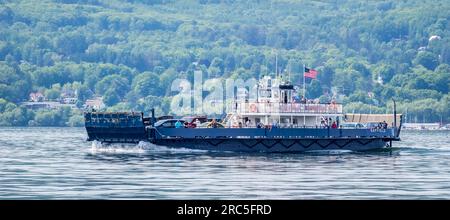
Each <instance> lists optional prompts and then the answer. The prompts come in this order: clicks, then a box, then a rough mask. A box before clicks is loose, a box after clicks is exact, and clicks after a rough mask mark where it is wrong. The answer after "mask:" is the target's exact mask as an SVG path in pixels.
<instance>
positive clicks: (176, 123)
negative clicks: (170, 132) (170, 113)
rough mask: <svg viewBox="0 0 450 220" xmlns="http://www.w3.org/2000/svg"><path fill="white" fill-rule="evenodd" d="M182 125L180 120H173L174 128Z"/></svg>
mask: <svg viewBox="0 0 450 220" xmlns="http://www.w3.org/2000/svg"><path fill="white" fill-rule="evenodd" d="M181 127H183V124H182V123H181V121H180V120H178V121H177V122H175V128H181Z"/></svg>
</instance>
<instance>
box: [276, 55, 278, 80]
mask: <svg viewBox="0 0 450 220" xmlns="http://www.w3.org/2000/svg"><path fill="white" fill-rule="evenodd" d="M277 78H278V53H275V79H277Z"/></svg>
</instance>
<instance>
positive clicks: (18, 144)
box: [0, 128, 450, 199]
mask: <svg viewBox="0 0 450 220" xmlns="http://www.w3.org/2000/svg"><path fill="white" fill-rule="evenodd" d="M449 135H450V132H449V131H438V132H404V133H402V139H403V141H402V142H399V143H394V144H395V146H394V149H393V150H392V151H379V152H370V153H355V152H328V153H306V154H237V153H217V152H206V151H193V150H189V149H170V148H165V147H157V146H154V145H151V144H141V145H138V146H109V147H103V146H98V145H92V144H91V143H88V142H85V141H84V140H85V137H86V134H85V131H84V129H83V128H0V199H125V198H126V199H450V138H449Z"/></svg>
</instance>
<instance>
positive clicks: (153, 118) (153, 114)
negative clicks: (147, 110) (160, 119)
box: [151, 108, 156, 127]
mask: <svg viewBox="0 0 450 220" xmlns="http://www.w3.org/2000/svg"><path fill="white" fill-rule="evenodd" d="M151 111H152V127H154V126H155V121H156V118H155V109H154V108H152V110H151Z"/></svg>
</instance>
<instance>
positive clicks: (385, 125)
mask: <svg viewBox="0 0 450 220" xmlns="http://www.w3.org/2000/svg"><path fill="white" fill-rule="evenodd" d="M387 127H388V124H387V123H386V121H383V128H384V129H387Z"/></svg>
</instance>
